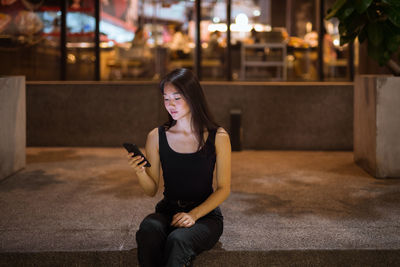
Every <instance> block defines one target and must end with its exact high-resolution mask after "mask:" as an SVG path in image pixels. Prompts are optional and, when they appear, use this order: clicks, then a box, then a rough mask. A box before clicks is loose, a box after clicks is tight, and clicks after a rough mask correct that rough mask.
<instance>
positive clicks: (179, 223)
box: [128, 69, 231, 267]
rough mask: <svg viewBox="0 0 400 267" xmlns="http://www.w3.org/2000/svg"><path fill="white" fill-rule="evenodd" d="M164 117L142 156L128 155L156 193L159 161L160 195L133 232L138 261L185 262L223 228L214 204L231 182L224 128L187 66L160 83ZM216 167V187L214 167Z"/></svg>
mask: <svg viewBox="0 0 400 267" xmlns="http://www.w3.org/2000/svg"><path fill="white" fill-rule="evenodd" d="M160 89H161V92H162V94H163V97H164V106H165V108H166V110H167V111H168V113H169V114H168V117H169V120H168V122H167V123H165V124H164V125H163V126H160V127H158V128H155V129H153V130H152V131H151V132H150V133H149V134H148V136H147V141H146V147H145V149H146V158H147V159H148V161H149V162H150V163H151V167H149V168H147V167H144V165H145V164H146V162H143V163H141V164H140V162H141V161H142V160H143V158H141V157H140V156H136V157H133V158H131V157H132V154H128V157H129V158H130V160H129V164H130V165H131V166H132V167H133V169H134V170H135V172H136V174H137V176H138V178H139V183H140V185H141V187H142V188H143V190H144V192H145V193H146V194H147V195H149V196H154V195H155V194H156V193H157V190H158V185H159V182H160V166H161V167H162V170H163V178H164V198H163V199H162V200H161V201H160V202H158V204H157V205H156V208H155V213H152V214H150V215H148V216H147V217H146V218H145V219H144V220H143V221H142V223H141V224H140V227H139V230H138V231H137V233H136V241H137V245H138V260H139V264H140V266H179V267H182V266H188V265H190V263H191V262H192V261H193V259H194V257H195V256H196V255H198V254H199V253H200V252H202V251H204V250H208V249H211V248H212V247H213V246H214V245H215V244H216V243H217V241H218V239H219V237H220V236H221V234H222V231H223V217H222V214H221V210H220V209H219V207H218V206H219V205H220V204H221V203H222V202H223V201H224V200H225V199H226V198H227V197H228V195H229V193H230V185H231V144H230V140H229V135H228V133H227V132H226V131H225V130H224V129H223V128H221V127H219V126H218V125H217V124H216V123H215V122H214V120H213V119H212V116H211V114H210V111H209V109H208V107H207V103H206V100H205V97H204V93H203V90H202V88H201V86H200V83H199V82H198V80H197V79H196V77H195V76H194V75H193V73H192V72H191V71H190V70H187V69H177V70H174V71H172V72H171V73H169V74H168V75H167V76H166V77H165V78H164V79H163V80H162V81H161V83H160ZM214 167H216V190H215V191H214V190H213V186H212V185H213V173H214Z"/></svg>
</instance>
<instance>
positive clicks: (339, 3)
mask: <svg viewBox="0 0 400 267" xmlns="http://www.w3.org/2000/svg"><path fill="white" fill-rule="evenodd" d="M345 3H346V0H337V1H336V2H335V3H334V4H333V6H332V8H331V9H329V10H328V14H327V15H326V17H325V19H331V18H333V17H335V16H336V13H337V12H338V11H339V10H340V9H341V8H342V6H343V5H344V4H345Z"/></svg>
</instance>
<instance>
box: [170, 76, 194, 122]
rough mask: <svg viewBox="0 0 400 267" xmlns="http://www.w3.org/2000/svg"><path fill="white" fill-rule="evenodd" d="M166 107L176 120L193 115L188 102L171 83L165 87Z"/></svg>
mask: <svg viewBox="0 0 400 267" xmlns="http://www.w3.org/2000/svg"><path fill="white" fill-rule="evenodd" d="M164 106H165V108H166V109H167V111H168V113H169V114H171V116H172V118H173V119H174V120H179V119H182V118H184V117H186V116H188V115H190V113H191V112H190V107H189V105H188V104H187V102H186V100H185V99H184V97H183V96H182V95H181V94H180V93H179V91H178V90H176V88H175V86H174V85H172V84H171V83H166V84H165V86H164Z"/></svg>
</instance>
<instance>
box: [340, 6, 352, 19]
mask: <svg viewBox="0 0 400 267" xmlns="http://www.w3.org/2000/svg"><path fill="white" fill-rule="evenodd" d="M353 11H354V7H352V6H350V7H348V8H346V9H345V10H344V11H343V17H344V18H347V17H348V16H350V15H351V14H352V13H353Z"/></svg>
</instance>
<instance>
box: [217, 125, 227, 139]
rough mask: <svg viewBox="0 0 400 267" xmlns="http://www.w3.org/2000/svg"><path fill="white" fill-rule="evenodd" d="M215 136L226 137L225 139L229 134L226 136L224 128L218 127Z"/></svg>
mask: <svg viewBox="0 0 400 267" xmlns="http://www.w3.org/2000/svg"><path fill="white" fill-rule="evenodd" d="M216 136H226V137H229V134H228V132H227V131H226V130H225V129H224V128H222V127H218V128H217V132H216Z"/></svg>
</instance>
